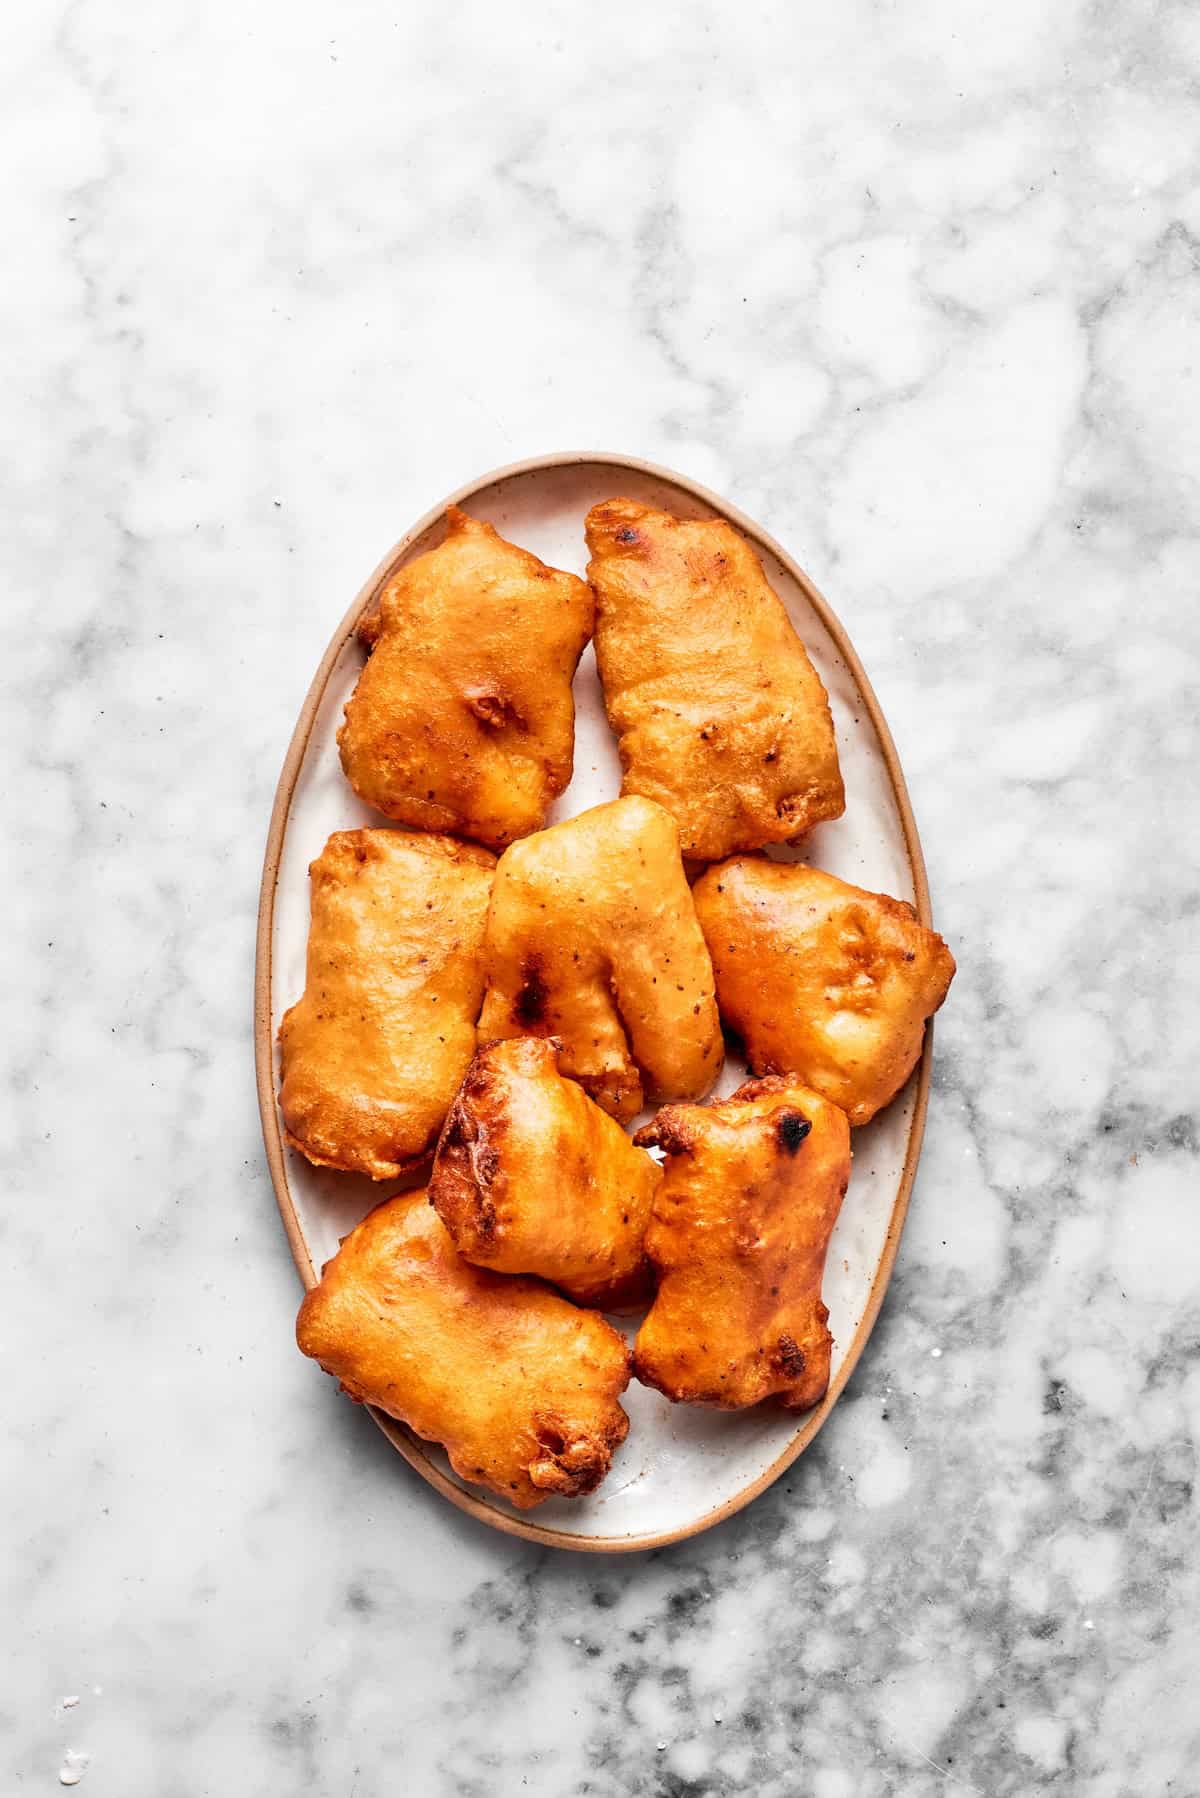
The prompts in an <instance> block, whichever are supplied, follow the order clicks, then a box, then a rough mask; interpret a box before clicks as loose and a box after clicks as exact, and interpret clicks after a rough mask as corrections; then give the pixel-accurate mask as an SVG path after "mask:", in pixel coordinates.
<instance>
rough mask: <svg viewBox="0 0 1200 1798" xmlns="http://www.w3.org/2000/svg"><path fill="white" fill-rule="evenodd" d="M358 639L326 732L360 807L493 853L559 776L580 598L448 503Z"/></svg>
mask: <svg viewBox="0 0 1200 1798" xmlns="http://www.w3.org/2000/svg"><path fill="white" fill-rule="evenodd" d="M446 519H447V535H446V539H445V542H444V543H442V544H440V545H439V546H438V548H436V549H432V550H429V551H428V552H427V553H426V554H425V555H423V556H418V557H417V558H416V559H415V560H414V561H412V562H408V563H406V564H405V566H404V567H403V568H401V569H400V570H399V572H398V573H397V574H395V575H393V577H392V579H391V580H390V581H389V582H388V584H387V586H386V587H385V589H384V592H383V597H382V599H381V600H380V603H379V608H378V611H377V613H369V614H368V616H367V619H366V620H365V621H364V624H363V626H362V627H361V628H360V635H361V636H362V637H363V639H364V641H366V643H367V644H368V646H369V647H370V649H371V654H370V658H369V660H368V661H367V664H366V666H365V668H364V669H363V671H362V673H361V675H360V676H359V680H358V685H357V687H356V688H355V689H354V692H353V694H352V695H351V697H350V701H349V703H348V705H347V706H346V716H345V722H344V723H343V725H342V728H341V730H340V731H339V732H338V745H339V748H340V749H341V755H342V767H343V768H344V769H345V771H346V778H347V779H348V780H349V782H350V785H351V786H352V787H353V788H354V791H355V792H356V793H357V794H358V796H359V798H360V799H364V800H366V802H367V804H368V805H373V806H375V807H376V809H377V810H379V811H381V812H383V813H385V814H386V816H387V817H389V818H396V819H398V820H399V821H400V822H401V823H403V824H412V825H415V826H416V827H417V828H419V829H421V830H438V831H452V832H454V833H455V834H457V835H461V836H467V837H475V838H477V839H478V840H479V841H480V842H482V843H487V844H488V845H489V846H490V847H491V848H493V849H499V848H503V846H504V845H505V844H506V843H511V842H512V841H513V840H514V838H516V837H522V836H525V835H526V833H527V832H528V831H531V830H536V829H537V828H538V827H539V825H540V824H542V822H543V821H544V819H545V816H546V811H547V808H548V806H549V805H550V803H551V801H552V800H554V799H555V798H557V796H558V795H559V794H560V793H561V792H562V791H563V789H564V788H565V787H566V785H567V783H568V781H569V780H570V778H571V766H572V759H573V756H574V744H575V706H574V701H573V699H572V696H571V681H572V679H573V677H574V674H575V668H576V665H577V663H578V661H579V657H580V655H581V654H582V652H583V648H584V645H585V644H586V643H587V641H588V638H589V637H590V636H591V634H592V596H591V593H590V591H589V590H588V587H587V585H586V583H585V582H583V581H581V580H580V579H579V578H578V577H577V576H576V575H573V574H564V573H562V572H560V571H559V570H558V569H556V568H547V567H546V566H545V564H544V563H542V562H539V561H538V559H537V557H536V556H535V555H531V554H530V552H529V551H528V550H525V549H518V548H517V546H516V544H514V543H506V542H505V540H504V538H503V537H501V536H498V535H497V533H496V532H495V531H494V530H493V529H492V526H491V525H490V524H484V523H483V522H482V521H481V520H479V519H476V518H470V517H468V515H467V514H466V513H465V512H460V511H459V509H458V507H457V506H451V507H450V509H449V511H448V512H447V514H446Z"/></svg>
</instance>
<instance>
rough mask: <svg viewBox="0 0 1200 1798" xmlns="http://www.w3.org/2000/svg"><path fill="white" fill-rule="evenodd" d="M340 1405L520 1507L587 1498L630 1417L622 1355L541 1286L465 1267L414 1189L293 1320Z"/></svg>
mask: <svg viewBox="0 0 1200 1798" xmlns="http://www.w3.org/2000/svg"><path fill="white" fill-rule="evenodd" d="M296 1340H297V1342H298V1343H299V1345H300V1347H301V1349H302V1350H303V1351H304V1353H305V1354H306V1355H311V1356H312V1357H313V1358H314V1360H317V1361H319V1362H320V1363H321V1366H322V1367H323V1368H324V1369H325V1371H326V1373H331V1374H333V1375H334V1376H335V1377H336V1378H337V1379H339V1380H340V1381H341V1382H342V1386H343V1389H344V1390H345V1391H346V1392H348V1393H349V1394H350V1397H351V1398H355V1399H361V1400H363V1401H365V1402H366V1403H368V1404H372V1405H378V1406H379V1407H380V1409H381V1410H384V1411H387V1412H388V1413H389V1414H390V1415H391V1416H392V1417H398V1418H399V1419H400V1421H401V1422H402V1423H406V1424H407V1425H408V1426H409V1428H410V1429H412V1430H415V1431H416V1433H417V1435H418V1436H423V1437H425V1439H426V1440H427V1441H429V1442H440V1443H442V1444H443V1446H444V1447H445V1450H446V1453H447V1454H448V1455H449V1457H450V1465H451V1466H452V1467H453V1468H454V1471H455V1472H456V1473H457V1474H459V1475H461V1477H462V1478H463V1479H465V1480H473V1481H476V1482H478V1483H479V1484H480V1485H483V1486H489V1487H490V1488H491V1490H492V1491H493V1492H498V1493H499V1494H500V1495H501V1497H502V1498H506V1499H508V1500H509V1502H510V1503H512V1504H514V1505H517V1506H518V1507H519V1508H520V1509H521V1510H523V1511H524V1510H529V1509H530V1508H531V1507H532V1506H533V1505H540V1504H541V1503H542V1502H543V1500H544V1499H547V1498H550V1497H553V1496H555V1495H558V1496H561V1497H564V1498H575V1497H578V1496H580V1495H581V1494H583V1493H585V1492H594V1491H595V1489H596V1487H597V1486H598V1485H599V1484H600V1482H601V1480H602V1479H603V1478H604V1476H605V1474H606V1473H607V1472H608V1470H609V1467H610V1466H611V1465H612V1457H613V1450H614V1449H615V1448H617V1447H618V1446H619V1444H620V1443H622V1442H623V1441H624V1440H625V1437H626V1435H627V1434H628V1431H629V1419H628V1418H627V1417H626V1415H625V1413H624V1411H623V1410H622V1409H621V1406H620V1405H619V1404H618V1402H617V1395H618V1394H619V1393H621V1392H623V1391H624V1390H625V1387H626V1386H627V1385H628V1384H629V1350H628V1349H627V1348H626V1346H625V1343H624V1342H623V1341H622V1339H621V1337H620V1336H619V1335H618V1333H617V1332H616V1330H614V1329H613V1327H612V1325H611V1324H609V1323H606V1322H605V1321H604V1319H603V1318H602V1317H600V1316H599V1315H598V1314H597V1313H596V1312H594V1311H578V1310H576V1308H575V1306H574V1305H569V1304H568V1303H567V1301H566V1299H564V1298H560V1297H559V1295H558V1294H557V1293H556V1292H552V1291H551V1290H550V1288H549V1287H548V1286H544V1285H543V1284H542V1282H541V1281H540V1280H526V1279H511V1278H507V1277H506V1276H504V1275H503V1274H493V1273H488V1272H487V1271H485V1270H484V1269H483V1268H479V1267H472V1266H471V1264H470V1262H468V1261H464V1260H463V1258H462V1256H461V1255H459V1254H458V1252H457V1251H456V1249H455V1247H454V1245H453V1243H452V1242H451V1241H450V1238H449V1237H448V1236H447V1234H446V1232H445V1230H444V1228H443V1227H442V1224H441V1223H440V1222H439V1220H438V1217H437V1214H436V1213H435V1212H434V1211H433V1210H432V1209H431V1207H430V1206H429V1204H428V1203H427V1201H426V1195H425V1193H423V1192H415V1193H401V1194H400V1195H399V1196H398V1197H397V1198H394V1199H388V1200H386V1201H385V1202H384V1203H383V1204H382V1205H378V1206H376V1208H375V1210H374V1211H372V1212H371V1214H370V1216H369V1217H366V1218H364V1219H363V1221H362V1223H361V1224H359V1226H358V1228H357V1229H356V1230H352V1231H351V1233H350V1235H349V1236H348V1237H347V1238H346V1240H345V1241H344V1242H343V1244H342V1246H341V1248H340V1249H339V1250H338V1252H337V1254H336V1255H335V1256H334V1258H333V1260H332V1261H331V1262H329V1263H328V1265H327V1266H326V1267H325V1269H324V1270H323V1272H322V1275H321V1283H320V1285H319V1286H316V1287H314V1289H313V1290H312V1291H311V1292H310V1293H308V1295H307V1296H306V1298H305V1300H304V1303H303V1304H302V1305H301V1307H300V1316H299V1318H298V1319H297V1321H296Z"/></svg>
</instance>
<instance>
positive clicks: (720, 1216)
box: [634, 1078, 850, 1411]
mask: <svg viewBox="0 0 1200 1798" xmlns="http://www.w3.org/2000/svg"><path fill="white" fill-rule="evenodd" d="M634 1141H635V1142H638V1143H643V1144H645V1145H646V1146H647V1147H651V1146H654V1145H657V1146H658V1147H659V1148H661V1149H662V1150H664V1152H665V1154H666V1157H667V1164H666V1175H665V1178H664V1180H663V1183H662V1186H661V1187H660V1189H659V1192H658V1196H657V1198H656V1199H655V1201H654V1210H653V1213H652V1215H651V1219H650V1228H649V1231H648V1232H647V1235H646V1248H647V1251H648V1253H649V1256H650V1259H651V1260H652V1261H653V1263H654V1265H655V1267H656V1268H657V1269H658V1272H659V1286H658V1297H657V1298H656V1299H655V1301H654V1304H653V1306H652V1307H651V1310H650V1312H649V1315H648V1316H647V1318H646V1321H645V1323H643V1325H642V1327H641V1329H640V1330H639V1332H638V1337H637V1341H636V1343H635V1344H634V1367H635V1370H636V1372H637V1376H638V1378H639V1380H641V1381H643V1382H644V1384H645V1385H647V1386H656V1387H657V1388H658V1390H659V1391H660V1392H664V1393H665V1394H666V1395H667V1397H668V1398H669V1399H673V1400H674V1401H676V1402H677V1403H680V1402H682V1403H685V1404H707V1405H720V1406H721V1407H722V1408H724V1409H727V1410H734V1409H740V1408H742V1407H743V1406H746V1405H757V1404H758V1403H759V1402H760V1401H761V1400H762V1399H765V1398H771V1397H776V1398H778V1399H779V1400H780V1401H781V1402H782V1404H783V1405H784V1406H785V1407H786V1408H787V1409H789V1410H793V1411H807V1410H808V1409H809V1407H810V1406H812V1405H815V1404H818V1403H819V1402H820V1400H821V1399H822V1398H824V1396H825V1392H826V1390H827V1388H828V1386H829V1360H830V1353H831V1348H832V1338H831V1337H830V1334H829V1330H828V1327H827V1325H828V1318H829V1313H828V1311H827V1310H826V1308H825V1306H824V1305H823V1304H822V1302H821V1280H822V1277H823V1275H824V1271H825V1253H826V1250H827V1249H828V1247H829V1238H830V1236H831V1235H832V1234H833V1226H834V1224H835V1223H836V1222H837V1215H838V1212H839V1210H840V1209H841V1204H842V1200H843V1198H844V1197H845V1194H846V1187H847V1185H848V1184H849V1180H850V1127H849V1125H848V1124H847V1122H846V1118H845V1114H844V1113H843V1112H841V1111H839V1110H838V1108H837V1106H836V1105H830V1104H828V1103H827V1101H826V1100H824V1099H822V1098H821V1097H820V1096H819V1095H818V1094H817V1093H814V1092H810V1091H809V1089H808V1088H807V1087H805V1086H802V1085H801V1084H800V1083H799V1081H796V1080H783V1079H778V1078H776V1079H769V1080H751V1081H748V1082H747V1084H746V1085H745V1086H742V1087H739V1089H738V1091H737V1092H735V1093H734V1094H733V1096H732V1097H731V1098H728V1099H722V1100H721V1101H720V1103H719V1104H716V1105H669V1106H668V1107H667V1108H666V1110H665V1111H660V1112H659V1114H658V1116H657V1117H656V1118H655V1120H654V1122H653V1123H652V1124H647V1125H646V1127H645V1129H644V1130H639V1131H638V1133H637V1135H636V1136H635V1138H634Z"/></svg>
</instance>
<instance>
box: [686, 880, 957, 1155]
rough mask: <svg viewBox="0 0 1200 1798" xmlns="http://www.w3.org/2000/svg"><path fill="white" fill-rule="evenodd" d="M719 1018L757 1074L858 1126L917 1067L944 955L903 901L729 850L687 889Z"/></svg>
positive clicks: (948, 966)
mask: <svg viewBox="0 0 1200 1798" xmlns="http://www.w3.org/2000/svg"><path fill="white" fill-rule="evenodd" d="M694 896H695V901H696V911H697V914H698V916H699V918H700V923H701V925H702V926H703V929H704V934H705V937H706V938H707V939H708V946H709V949H710V950H711V951H712V958H713V966H714V967H715V969H716V975H717V996H718V999H719V1002H720V1006H721V1015H722V1016H723V1017H724V1019H725V1021H726V1023H727V1024H730V1025H732V1027H733V1028H734V1029H735V1030H736V1031H737V1032H738V1033H739V1035H740V1036H741V1037H742V1038H743V1039H744V1041H745V1044H746V1055H747V1059H748V1060H749V1063H750V1066H751V1067H752V1068H753V1069H754V1071H755V1073H757V1074H774V1073H790V1074H795V1075H796V1076H797V1077H798V1078H799V1079H801V1080H803V1081H805V1082H806V1083H807V1084H808V1085H809V1086H811V1087H813V1088H815V1090H816V1091H817V1092H819V1093H822V1094H823V1095H824V1097H825V1098H827V1099H832V1101H833V1103H834V1104H835V1105H840V1106H841V1108H842V1110H843V1111H844V1112H845V1113H846V1115H847V1116H848V1117H849V1119H850V1122H851V1123H852V1124H865V1123H867V1122H868V1120H869V1119H871V1118H873V1117H874V1116H875V1113H876V1112H877V1111H879V1110H880V1109H881V1107H882V1106H884V1105H886V1104H888V1103H889V1101H890V1100H892V1099H894V1098H895V1096H896V1094H897V1093H898V1092H899V1091H900V1088H901V1087H902V1086H903V1085H904V1082H905V1081H906V1080H907V1079H908V1076H909V1075H910V1074H911V1073H912V1070H913V1068H914V1067H915V1066H916V1063H917V1059H918V1057H919V1056H920V1053H921V1044H922V1041H923V1039H924V1035H925V1020H926V1019H927V1018H929V1017H931V1016H932V1014H933V1013H934V1012H935V1011H936V1010H937V1008H938V1006H939V1005H940V1004H941V1003H942V1000H943V999H944V998H945V997H946V993H947V990H948V988H949V986H950V982H951V980H952V979H953V977H954V957H953V956H952V955H951V953H950V951H949V949H947V947H946V945H945V943H944V942H943V941H942V939H941V937H940V936H938V934H937V932H936V931H933V930H926V929H925V928H924V926H923V925H921V924H919V923H918V922H917V914H916V913H915V911H914V910H913V908H912V906H911V905H908V904H906V903H905V902H904V901H903V900H902V899H890V898H889V897H888V896H887V894H886V893H868V892H864V891H863V889H862V888H861V887H854V886H847V884H846V882H845V881H844V880H837V879H835V878H834V876H833V875H832V874H826V873H824V872H823V871H822V870H821V869H820V868H805V867H800V866H784V865H783V864H781V863H779V862H770V861H765V860H763V859H762V858H760V857H758V856H749V855H739V856H734V858H733V859H732V860H731V861H727V862H723V863H722V864H721V865H720V866H719V867H716V868H709V869H708V870H707V872H706V873H705V874H704V875H703V876H702V877H701V879H700V880H698V881H697V882H696V886H695V888H694Z"/></svg>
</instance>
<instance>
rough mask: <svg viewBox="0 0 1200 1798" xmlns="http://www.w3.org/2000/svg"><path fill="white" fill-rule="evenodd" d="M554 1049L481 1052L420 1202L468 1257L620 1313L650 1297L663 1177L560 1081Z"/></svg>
mask: <svg viewBox="0 0 1200 1798" xmlns="http://www.w3.org/2000/svg"><path fill="white" fill-rule="evenodd" d="M559 1047H560V1045H559V1044H558V1042H557V1041H556V1040H555V1039H554V1038H553V1037H528V1036H525V1037H512V1038H509V1039H508V1040H507V1041H505V1042H498V1043H493V1044H492V1045H491V1047H490V1048H487V1049H481V1050H480V1052H479V1054H478V1055H477V1056H476V1057H475V1060H474V1061H473V1062H472V1063H471V1066H470V1068H469V1069H468V1071H467V1077H466V1079H465V1080H464V1081H463V1083H462V1088H461V1090H460V1092H459V1095H458V1097H457V1099H455V1101H454V1103H453V1105H452V1106H451V1107H450V1115H449V1116H448V1117H447V1119H446V1122H445V1125H444V1127H443V1130H442V1136H441V1141H440V1142H439V1144H438V1151H437V1159H436V1160H435V1161H434V1164H433V1174H432V1176H431V1178H430V1182H429V1197H430V1200H431V1201H432V1203H433V1204H434V1206H435V1207H436V1208H437V1214H438V1216H439V1217H440V1218H441V1220H442V1222H443V1223H444V1224H445V1226H446V1228H447V1230H448V1231H449V1232H450V1236H451V1239H452V1240H453V1242H454V1245H455V1247H456V1248H457V1249H458V1251H459V1253H460V1254H461V1255H465V1256H466V1258H467V1260H468V1261H473V1262H475V1263H476V1264H477V1265H478V1266H480V1267H490V1268H493V1269H494V1270H495V1271H496V1272H498V1273H506V1274H540V1275H541V1277H542V1278H543V1279H544V1280H551V1281H553V1283H554V1285H555V1286H559V1287H561V1288H562V1290H563V1291H564V1292H565V1293H566V1294H567V1296H568V1298H572V1299H575V1300H576V1301H577V1302H578V1303H579V1304H581V1305H596V1306H597V1307H598V1308H599V1309H601V1310H611V1309H614V1308H622V1309H624V1308H626V1307H628V1306H631V1305H636V1304H637V1303H638V1302H639V1301H640V1300H644V1299H645V1298H646V1297H647V1296H648V1293H649V1290H650V1282H649V1266H648V1264H647V1261H646V1257H645V1251H644V1249H643V1247H642V1242H643V1238H644V1237H645V1234H646V1224H647V1222H648V1221H649V1217H650V1206H651V1204H652V1202H653V1199H654V1194H655V1192H656V1191H657V1189H658V1184H659V1181H660V1180H661V1179H662V1170H661V1169H660V1168H659V1166H658V1164H657V1162H655V1161H653V1160H651V1158H650V1156H649V1155H647V1154H646V1153H645V1151H644V1150H642V1149H635V1148H634V1146H633V1144H632V1143H631V1142H630V1140H629V1138H628V1137H627V1136H626V1134H625V1132H624V1131H623V1130H622V1128H621V1126H620V1125H619V1124H617V1123H614V1121H613V1119H612V1118H610V1117H609V1116H608V1114H607V1112H604V1111H601V1109H600V1107H599V1106H598V1105H594V1104H593V1103H592V1101H591V1099H589V1098H588V1096H587V1094H586V1093H585V1092H584V1090H583V1088H582V1087H581V1086H578V1085H576V1083H575V1081H574V1080H565V1079H564V1078H563V1076H562V1075H561V1074H560V1073H559V1071H558V1055H559Z"/></svg>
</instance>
